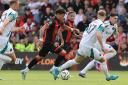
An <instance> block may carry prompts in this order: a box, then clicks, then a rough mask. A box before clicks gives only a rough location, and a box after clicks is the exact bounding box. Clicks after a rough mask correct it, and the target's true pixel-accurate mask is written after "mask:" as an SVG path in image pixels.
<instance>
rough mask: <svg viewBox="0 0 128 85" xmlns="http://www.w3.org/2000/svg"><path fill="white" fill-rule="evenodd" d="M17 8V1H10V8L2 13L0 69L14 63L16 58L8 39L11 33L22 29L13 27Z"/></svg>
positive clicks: (0, 20)
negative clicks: (6, 64) (4, 65)
mask: <svg viewBox="0 0 128 85" xmlns="http://www.w3.org/2000/svg"><path fill="white" fill-rule="evenodd" d="M18 8H19V2H18V1H17V0H12V1H10V8H9V9H8V10H6V11H4V12H3V14H2V16H1V19H0V69H1V68H2V66H3V64H5V63H10V62H11V61H16V56H15V53H14V50H13V47H12V45H11V44H10V42H9V38H10V35H11V33H12V32H16V31H23V29H22V27H15V23H16V18H17V16H18V13H17V12H16V11H17V9H18Z"/></svg>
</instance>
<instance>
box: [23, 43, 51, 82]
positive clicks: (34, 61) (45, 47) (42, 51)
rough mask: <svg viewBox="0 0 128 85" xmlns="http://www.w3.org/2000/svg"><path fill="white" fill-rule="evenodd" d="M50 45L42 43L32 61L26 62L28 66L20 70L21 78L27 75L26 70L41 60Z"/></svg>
mask: <svg viewBox="0 0 128 85" xmlns="http://www.w3.org/2000/svg"><path fill="white" fill-rule="evenodd" d="M50 47H51V46H50V45H49V46H47V45H44V46H43V48H42V49H41V50H40V51H39V54H38V55H37V56H35V57H34V58H33V59H32V61H31V62H30V63H29V64H28V66H26V68H25V69H23V70H21V74H22V79H23V80H25V79H26V75H27V73H28V71H29V70H30V69H31V68H32V67H33V66H34V65H36V64H37V63H38V62H39V61H41V60H42V57H45V56H46V55H47V54H48V52H49V49H50Z"/></svg>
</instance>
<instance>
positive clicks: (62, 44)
mask: <svg viewBox="0 0 128 85" xmlns="http://www.w3.org/2000/svg"><path fill="white" fill-rule="evenodd" d="M58 35H59V36H60V40H61V45H60V46H64V39H63V35H62V31H61V29H60V30H59V31H58Z"/></svg>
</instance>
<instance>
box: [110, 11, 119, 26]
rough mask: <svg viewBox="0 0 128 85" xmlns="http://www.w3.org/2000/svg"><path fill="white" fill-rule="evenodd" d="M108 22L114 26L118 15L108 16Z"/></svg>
mask: <svg viewBox="0 0 128 85" xmlns="http://www.w3.org/2000/svg"><path fill="white" fill-rule="evenodd" d="M109 20H110V22H111V23H112V24H115V23H117V21H118V15H117V14H114V13H113V14H110V18H109Z"/></svg>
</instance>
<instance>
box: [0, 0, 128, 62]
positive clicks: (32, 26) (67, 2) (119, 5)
mask: <svg viewBox="0 0 128 85" xmlns="http://www.w3.org/2000/svg"><path fill="white" fill-rule="evenodd" d="M8 1H10V0H1V3H0V15H1V13H2V12H3V11H4V10H6V9H8V7H9V5H8ZM23 1H24V0H23ZM57 8H64V9H65V10H66V12H67V14H66V15H65V21H66V20H68V15H69V14H68V13H70V12H72V11H74V12H75V16H73V15H72V13H71V15H69V19H71V21H72V22H73V27H75V28H77V29H79V30H80V31H81V33H82V32H83V31H84V30H85V28H86V27H87V26H88V24H89V23H90V22H91V21H92V20H95V19H96V13H97V11H98V10H99V9H105V10H106V12H107V18H108V17H109V14H111V13H117V14H118V16H119V17H118V30H119V33H118V36H117V38H116V39H115V38H114V37H113V35H112V36H111V37H110V38H109V39H108V40H107V41H108V43H109V44H110V45H112V46H113V47H114V48H115V49H116V50H117V51H118V54H119V59H120V60H122V58H123V57H122V56H126V55H127V53H128V0H25V1H24V2H22V3H21V7H20V10H18V12H19V17H18V18H17V22H16V26H17V27H19V26H24V29H25V30H26V32H24V33H13V34H12V35H11V39H10V41H11V42H12V43H13V46H14V49H15V50H16V51H19V52H34V51H38V50H39V49H40V45H39V42H38V41H39V37H40V36H41V35H40V34H41V33H40V28H41V27H42V26H43V25H44V24H45V23H47V22H48V21H49V20H51V19H52V18H53V17H54V16H55V10H56V9H57ZM73 40H74V41H75V39H72V40H71V42H73ZM125 58H127V57H125ZM127 62H128V61H127Z"/></svg>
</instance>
